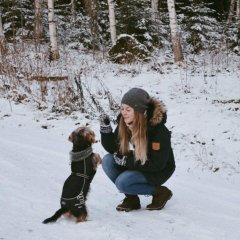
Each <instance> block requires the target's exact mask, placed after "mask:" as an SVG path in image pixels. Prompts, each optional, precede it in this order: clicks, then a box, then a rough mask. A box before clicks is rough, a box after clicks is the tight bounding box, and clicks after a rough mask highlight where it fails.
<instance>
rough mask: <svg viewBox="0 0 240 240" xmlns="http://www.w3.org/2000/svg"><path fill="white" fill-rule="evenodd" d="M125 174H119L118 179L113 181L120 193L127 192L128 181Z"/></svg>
mask: <svg viewBox="0 0 240 240" xmlns="http://www.w3.org/2000/svg"><path fill="white" fill-rule="evenodd" d="M125 173H126V172H123V173H122V174H120V175H119V176H118V178H117V179H116V180H115V185H116V187H117V189H118V190H119V191H120V192H122V193H126V192H128V187H129V183H128V180H129V179H128V177H127V176H126V175H127V174H125Z"/></svg>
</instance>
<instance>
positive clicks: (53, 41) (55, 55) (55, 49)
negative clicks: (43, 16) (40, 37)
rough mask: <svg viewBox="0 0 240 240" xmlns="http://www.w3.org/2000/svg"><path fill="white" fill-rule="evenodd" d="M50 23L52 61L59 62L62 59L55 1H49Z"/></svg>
mask: <svg viewBox="0 0 240 240" xmlns="http://www.w3.org/2000/svg"><path fill="white" fill-rule="evenodd" d="M48 23H49V37H50V60H57V59H59V58H60V54H59V50H58V44H57V27H56V22H55V17H54V0H48Z"/></svg>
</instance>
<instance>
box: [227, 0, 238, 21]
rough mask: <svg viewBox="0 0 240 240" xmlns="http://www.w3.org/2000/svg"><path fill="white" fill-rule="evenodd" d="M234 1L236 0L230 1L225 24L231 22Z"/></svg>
mask: <svg viewBox="0 0 240 240" xmlns="http://www.w3.org/2000/svg"><path fill="white" fill-rule="evenodd" d="M237 1H238V0H237ZM235 2H236V0H231V2H230V7H229V12H228V19H227V24H230V23H231V22H232V19H233V15H234V8H235Z"/></svg>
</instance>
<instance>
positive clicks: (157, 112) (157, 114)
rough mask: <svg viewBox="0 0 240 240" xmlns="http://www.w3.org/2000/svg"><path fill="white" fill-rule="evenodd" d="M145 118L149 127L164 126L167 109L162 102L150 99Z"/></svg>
mask: <svg viewBox="0 0 240 240" xmlns="http://www.w3.org/2000/svg"><path fill="white" fill-rule="evenodd" d="M147 118H148V122H149V124H150V126H156V125H157V124H160V123H161V124H165V123H166V121H167V109H166V106H165V104H164V103H163V102H161V101H160V100H158V99H156V98H154V97H151V98H150V101H149V103H148V110H147Z"/></svg>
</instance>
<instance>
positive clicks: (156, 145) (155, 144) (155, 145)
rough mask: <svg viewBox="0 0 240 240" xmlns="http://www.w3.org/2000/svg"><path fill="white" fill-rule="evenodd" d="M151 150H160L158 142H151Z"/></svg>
mask: <svg viewBox="0 0 240 240" xmlns="http://www.w3.org/2000/svg"><path fill="white" fill-rule="evenodd" d="M152 149H153V150H160V142H153V143H152Z"/></svg>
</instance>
